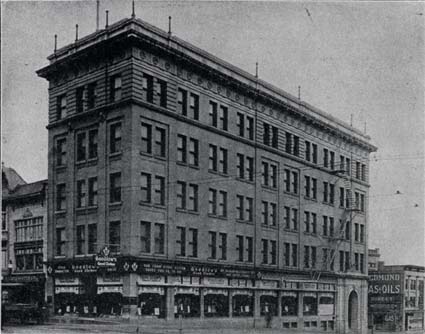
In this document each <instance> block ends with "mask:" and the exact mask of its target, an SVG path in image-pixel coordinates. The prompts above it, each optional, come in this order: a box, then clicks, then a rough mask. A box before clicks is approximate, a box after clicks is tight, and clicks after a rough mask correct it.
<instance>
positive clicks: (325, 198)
mask: <svg viewBox="0 0 425 334" xmlns="http://www.w3.org/2000/svg"><path fill="white" fill-rule="evenodd" d="M328 186H329V183H328V182H323V202H324V203H328V201H329V196H328V191H329V188H328Z"/></svg>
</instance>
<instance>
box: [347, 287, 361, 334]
mask: <svg viewBox="0 0 425 334" xmlns="http://www.w3.org/2000/svg"><path fill="white" fill-rule="evenodd" d="M358 318H359V297H358V296H357V292H355V291H351V293H350V296H349V297H348V329H350V330H351V331H353V332H356V330H357V329H358Z"/></svg>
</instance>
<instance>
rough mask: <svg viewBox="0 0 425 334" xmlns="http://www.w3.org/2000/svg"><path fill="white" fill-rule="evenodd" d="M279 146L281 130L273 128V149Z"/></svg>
mask: <svg viewBox="0 0 425 334" xmlns="http://www.w3.org/2000/svg"><path fill="white" fill-rule="evenodd" d="M278 146H279V129H278V128H277V127H275V126H272V147H274V148H278Z"/></svg>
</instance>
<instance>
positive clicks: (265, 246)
mask: <svg viewBox="0 0 425 334" xmlns="http://www.w3.org/2000/svg"><path fill="white" fill-rule="evenodd" d="M261 254H262V261H261V263H262V264H267V263H268V257H269V243H268V240H266V239H261Z"/></svg>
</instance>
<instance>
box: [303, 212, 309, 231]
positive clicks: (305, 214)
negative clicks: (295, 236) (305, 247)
mask: <svg viewBox="0 0 425 334" xmlns="http://www.w3.org/2000/svg"><path fill="white" fill-rule="evenodd" d="M304 232H307V233H309V232H310V212H308V211H305V212H304Z"/></svg>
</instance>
